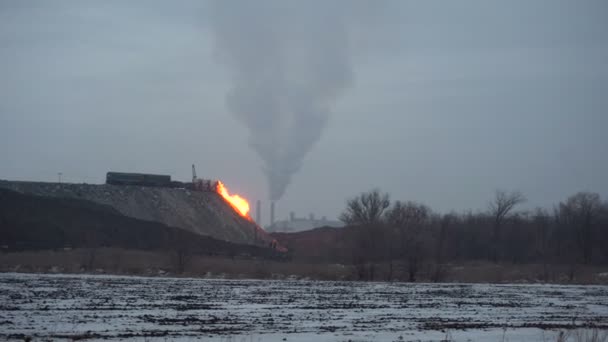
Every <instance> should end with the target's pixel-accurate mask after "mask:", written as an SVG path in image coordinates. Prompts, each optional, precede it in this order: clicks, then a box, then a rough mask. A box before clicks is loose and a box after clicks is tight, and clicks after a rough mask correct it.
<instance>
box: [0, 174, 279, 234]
mask: <svg viewBox="0 0 608 342" xmlns="http://www.w3.org/2000/svg"><path fill="white" fill-rule="evenodd" d="M0 188H6V189H10V190H13V191H17V192H20V193H24V194H31V195H37V196H45V197H58V198H73V199H81V200H87V201H92V202H95V203H99V204H104V205H107V206H110V207H112V208H114V209H115V210H117V211H118V212H119V213H121V214H123V215H125V216H129V217H132V218H136V219H140V220H147V221H155V222H160V223H163V224H165V225H167V226H171V227H177V228H182V229H186V230H189V231H191V232H194V233H197V234H200V235H206V236H210V237H213V238H216V239H220V240H224V241H231V242H236V243H245V244H255V245H264V246H267V245H269V243H270V241H271V240H272V238H271V237H270V236H269V235H268V234H267V233H266V232H265V231H264V230H263V229H261V228H260V227H259V226H258V225H256V224H255V223H254V222H252V221H249V220H247V219H245V218H243V217H242V216H240V215H239V214H238V213H236V212H235V211H234V210H233V209H232V207H231V206H230V205H229V204H227V203H226V202H225V201H224V200H223V199H222V198H221V197H220V196H219V195H218V194H216V193H213V192H199V191H191V190H187V189H175V188H161V187H143V186H117V185H106V184H101V185H98V184H69V183H43V182H15V181H4V180H0Z"/></svg>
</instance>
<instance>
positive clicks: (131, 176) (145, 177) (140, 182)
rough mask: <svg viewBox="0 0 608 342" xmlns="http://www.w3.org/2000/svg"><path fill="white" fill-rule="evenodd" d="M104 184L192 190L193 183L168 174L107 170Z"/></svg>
mask: <svg viewBox="0 0 608 342" xmlns="http://www.w3.org/2000/svg"><path fill="white" fill-rule="evenodd" d="M106 184H110V185H135V186H153V187H162V188H185V189H191V190H193V189H194V187H195V185H194V184H193V183H191V182H180V181H174V180H171V176H169V175H155V174H150V173H129V172H112V171H110V172H108V173H106Z"/></svg>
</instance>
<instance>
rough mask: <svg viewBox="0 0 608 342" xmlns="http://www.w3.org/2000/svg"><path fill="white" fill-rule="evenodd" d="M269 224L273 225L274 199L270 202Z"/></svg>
mask: <svg viewBox="0 0 608 342" xmlns="http://www.w3.org/2000/svg"><path fill="white" fill-rule="evenodd" d="M270 226H271V227H272V226H274V201H272V202H270Z"/></svg>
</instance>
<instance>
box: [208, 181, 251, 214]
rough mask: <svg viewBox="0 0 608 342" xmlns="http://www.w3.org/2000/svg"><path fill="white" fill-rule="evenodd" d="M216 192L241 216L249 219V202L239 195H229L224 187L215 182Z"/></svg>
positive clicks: (219, 182) (222, 184) (220, 183)
mask: <svg viewBox="0 0 608 342" xmlns="http://www.w3.org/2000/svg"><path fill="white" fill-rule="evenodd" d="M216 191H217V193H218V194H220V196H222V197H223V198H224V199H225V200H226V201H227V202H228V203H230V205H231V206H232V207H233V208H234V209H235V210H236V211H237V212H238V213H239V214H241V216H243V217H245V218H247V219H251V218H250V217H249V202H247V200H246V199H244V198H243V197H241V196H239V195H231V194H230V193H229V192H228V189H226V186H225V185H224V183H222V182H221V181H219V180H218V181H217V186H216Z"/></svg>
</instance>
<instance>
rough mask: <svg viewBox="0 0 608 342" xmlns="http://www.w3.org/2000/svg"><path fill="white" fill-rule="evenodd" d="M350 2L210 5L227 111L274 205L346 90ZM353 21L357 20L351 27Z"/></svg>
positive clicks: (354, 7)
mask: <svg viewBox="0 0 608 342" xmlns="http://www.w3.org/2000/svg"><path fill="white" fill-rule="evenodd" d="M360 5H361V4H360V3H359V4H357V3H355V2H353V1H344V2H341V1H331V2H328V3H326V2H308V1H287V0H265V1H238V2H234V1H224V0H221V1H216V2H212V7H211V17H210V18H211V20H212V27H213V32H214V34H215V39H216V47H217V57H218V59H219V60H220V61H221V62H222V63H223V64H226V65H227V66H228V68H229V70H230V71H231V76H232V88H231V89H230V91H229V93H228V94H227V98H226V102H227V107H228V109H229V110H230V111H231V112H232V114H233V115H234V116H235V118H236V119H237V120H239V121H241V122H242V123H243V124H244V125H245V126H246V127H247V128H248V129H249V133H250V136H249V145H250V146H251V148H252V149H253V150H254V151H255V152H256V153H257V154H258V155H259V157H260V158H261V159H262V162H263V171H264V174H265V175H266V178H267V180H268V191H269V196H270V199H271V200H278V199H280V198H281V197H282V196H283V194H284V193H285V189H286V188H287V186H288V185H289V183H290V182H291V179H292V177H293V175H294V174H295V173H296V172H297V171H298V170H299V169H300V167H301V166H302V160H303V159H304V157H305V156H306V154H307V153H308V152H309V151H310V150H311V148H312V147H313V145H314V144H315V142H317V141H318V140H319V138H320V137H321V133H322V131H323V128H324V127H325V125H326V123H327V120H328V117H329V114H330V111H331V107H332V106H333V104H334V102H335V100H336V99H337V98H338V97H339V96H340V95H341V93H342V92H343V91H344V90H345V89H346V88H347V87H349V86H350V85H351V83H352V80H353V71H352V67H351V61H350V52H349V39H348V30H347V28H348V27H349V26H351V25H350V24H351V23H353V22H355V21H356V20H349V19H352V18H350V17H352V15H353V14H355V12H359V11H362V10H367V8H365V9H364V8H363V7H366V6H360ZM359 22H360V21H359Z"/></svg>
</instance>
